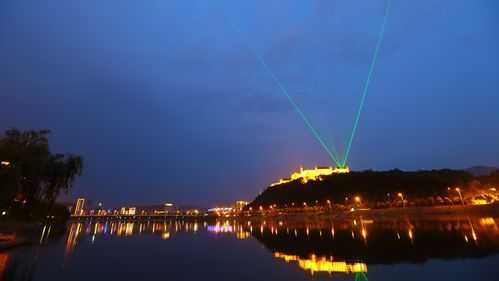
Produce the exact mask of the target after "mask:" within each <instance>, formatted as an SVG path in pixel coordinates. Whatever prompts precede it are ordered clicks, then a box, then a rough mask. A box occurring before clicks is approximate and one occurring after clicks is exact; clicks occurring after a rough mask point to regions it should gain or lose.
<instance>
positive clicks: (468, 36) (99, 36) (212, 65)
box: [0, 0, 499, 207]
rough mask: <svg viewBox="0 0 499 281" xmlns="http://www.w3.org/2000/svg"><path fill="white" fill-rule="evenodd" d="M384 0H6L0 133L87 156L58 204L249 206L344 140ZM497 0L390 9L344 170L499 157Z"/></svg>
mask: <svg viewBox="0 0 499 281" xmlns="http://www.w3.org/2000/svg"><path fill="white" fill-rule="evenodd" d="M384 9H385V1H384V0H375V1H361V0H308V1H303V0H302V1H299V0H288V1H282V0H257V1H255V0H253V1H233V0H231V1H229V0H213V1H206V0H197V1H195V0H166V1H165V0H157V1H155V0H147V1H131V0H130V1H124V0H114V1H112V0H106V1H102V0H85V1H67V0H59V1H55V0H54V1H16V0H3V1H0V129H1V130H2V131H3V130H4V129H6V128H9V127H17V128H19V129H42V128H48V129H51V130H52V131H53V134H52V137H51V143H52V150H53V151H57V152H72V153H76V154H81V155H82V156H83V157H84V159H85V164H86V167H85V171H84V176H83V177H82V178H80V179H79V180H78V182H77V185H76V187H75V189H74V191H73V192H72V194H71V195H70V196H69V198H66V200H69V199H72V198H74V197H76V196H84V197H87V198H89V199H91V200H93V201H94V202H97V201H102V202H104V204H105V205H107V206H111V205H112V206H117V205H120V204H131V203H133V204H154V203H162V202H166V201H172V202H177V203H180V204H191V205H198V206H206V207H208V206H213V205H215V204H222V203H230V202H232V201H233V200H236V199H246V200H251V199H253V198H254V197H255V196H256V195H257V194H258V192H260V191H262V190H263V189H264V188H265V186H266V185H268V184H269V183H270V182H272V181H274V180H277V179H278V178H280V177H282V176H286V175H287V174H289V172H291V171H292V170H294V169H297V168H298V167H299V166H300V165H304V166H305V167H312V166H314V165H332V163H331V162H330V161H329V158H328V156H327V154H326V153H324V151H323V150H322V149H321V148H320V146H319V145H318V143H317V142H316V140H315V139H314V138H313V137H312V136H311V135H310V132H309V131H308V130H307V129H306V127H305V125H304V124H303V122H302V121H301V120H300V118H299V117H298V115H297V114H296V113H295V112H294V111H293V108H292V107H291V106H290V104H289V103H288V101H287V99H286V98H285V97H284V96H283V95H282V93H281V92H280V91H279V89H278V88H277V86H276V84H275V83H274V82H273V81H272V79H271V78H270V77H269V74H268V73H266V72H265V71H264V69H263V68H262V65H261V64H259V62H258V60H257V59H256V57H255V56H254V55H253V54H257V55H259V56H262V57H264V59H265V60H266V61H267V63H268V65H269V67H270V68H271V69H272V71H273V72H274V73H275V75H276V76H277V77H279V79H281V81H282V83H283V84H284V85H285V87H287V89H288V90H289V92H290V95H291V96H292V97H293V98H294V99H295V100H296V102H297V104H299V106H300V107H301V108H302V109H303V111H304V112H305V113H306V114H307V116H308V117H309V119H310V120H311V123H312V124H313V125H314V126H316V128H317V129H318V130H319V131H320V133H321V134H322V135H323V136H324V139H325V140H326V141H327V142H328V144H333V143H334V145H335V146H336V150H338V151H339V152H342V151H343V150H344V143H345V139H346V138H347V136H348V134H349V131H350V130H351V127H352V124H353V119H354V113H355V111H356V108H357V106H358V104H359V100H360V96H361V91H362V85H363V83H364V81H365V79H366V76H367V72H368V67H369V63H370V60H371V57H372V53H373V51H374V48H375V45H376V41H377V39H378V33H379V30H380V27H381V23H382V21H383V15H384ZM498 50H499V2H498V1H496V0H476V1H471V0H434V1H431V0H424V1H403V0H402V1H397V0H394V1H393V2H392V9H391V13H390V16H389V18H388V25H387V29H386V34H385V40H384V41H383V44H382V47H381V50H380V56H379V60H378V63H377V65H376V69H375V72H374V76H373V80H372V84H371V88H370V90H369V93H368V96H367V100H366V105H365V108H364V111H363V113H362V117H361V122H360V127H359V131H358V135H357V138H356V139H355V142H354V145H353V148H352V157H351V160H350V162H349V165H350V166H351V168H353V169H354V170H362V169H391V168H401V169H407V170H413V169H431V168H443V167H449V168H466V167H469V166H473V165H493V166H494V165H495V166H499V144H498V140H499V113H498V112H497V110H498V108H499V51H498Z"/></svg>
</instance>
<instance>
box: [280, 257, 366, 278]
mask: <svg viewBox="0 0 499 281" xmlns="http://www.w3.org/2000/svg"><path fill="white" fill-rule="evenodd" d="M274 257H276V258H279V259H283V260H285V261H286V262H291V261H296V262H298V266H299V267H300V268H301V269H303V270H306V271H310V273H312V274H314V272H329V273H333V272H340V273H367V265H366V264H365V263H351V264H348V263H346V262H344V261H333V260H328V259H326V258H325V257H322V258H317V257H316V256H315V255H312V256H311V257H310V259H303V258H301V257H299V256H294V255H286V254H283V253H279V252H276V253H274Z"/></svg>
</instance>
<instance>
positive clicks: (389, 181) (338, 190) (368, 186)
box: [249, 169, 475, 208]
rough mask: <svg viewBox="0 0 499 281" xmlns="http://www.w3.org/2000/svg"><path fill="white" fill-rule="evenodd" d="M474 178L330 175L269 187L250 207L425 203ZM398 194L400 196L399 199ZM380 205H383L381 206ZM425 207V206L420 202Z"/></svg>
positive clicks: (443, 173) (446, 173) (447, 173)
mask: <svg viewBox="0 0 499 281" xmlns="http://www.w3.org/2000/svg"><path fill="white" fill-rule="evenodd" d="M474 179H475V178H474V177H473V175H471V174H470V173H468V172H466V171H458V170H448V169H444V170H430V171H414V172H406V171H401V170H390V171H362V172H350V173H348V174H333V175H331V176H323V177H322V179H321V180H320V181H309V182H307V183H302V182H300V180H295V181H292V182H288V183H285V184H281V185H277V186H273V187H268V188H267V189H266V190H265V191H264V192H263V193H261V194H260V195H258V196H257V197H256V198H255V200H254V201H253V202H251V203H250V205H249V207H253V208H255V207H256V208H258V207H259V206H264V207H266V206H270V205H277V206H279V207H291V206H297V205H302V204H303V203H305V204H307V205H308V206H312V205H314V204H320V205H322V204H325V202H330V203H331V204H345V205H349V204H351V203H352V201H353V199H354V198H355V197H358V199H360V200H362V201H363V202H365V203H366V205H367V203H368V202H370V203H371V204H373V203H374V202H377V203H376V204H384V203H386V202H390V201H392V202H395V201H397V200H398V201H401V200H400V198H397V197H402V198H404V197H405V198H411V202H416V201H417V200H416V199H417V198H420V199H421V200H427V199H428V198H429V197H435V196H439V197H441V198H442V197H446V196H449V190H448V188H449V187H465V186H469V185H470V184H471V183H472V181H473V180H474ZM399 193H401V194H400V195H399ZM380 202H383V203H380ZM421 204H422V205H424V204H425V203H424V202H421Z"/></svg>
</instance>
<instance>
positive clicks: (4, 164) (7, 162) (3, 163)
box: [0, 161, 10, 166]
mask: <svg viewBox="0 0 499 281" xmlns="http://www.w3.org/2000/svg"><path fill="white" fill-rule="evenodd" d="M0 164H1V165H2V166H10V162H9V161H2V162H0Z"/></svg>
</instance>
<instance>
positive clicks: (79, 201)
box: [73, 198, 85, 216]
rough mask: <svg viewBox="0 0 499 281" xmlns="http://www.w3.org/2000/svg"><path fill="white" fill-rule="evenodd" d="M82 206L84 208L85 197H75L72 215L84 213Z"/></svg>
mask: <svg viewBox="0 0 499 281" xmlns="http://www.w3.org/2000/svg"><path fill="white" fill-rule="evenodd" d="M84 208H85V198H78V199H76V207H75V210H74V213H73V214H74V215H75V216H81V215H83V213H84V211H85V210H84Z"/></svg>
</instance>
